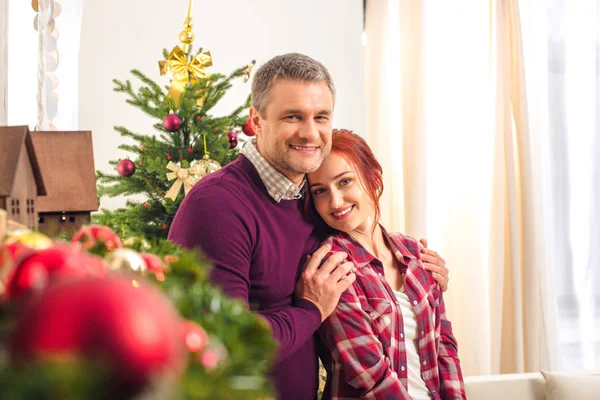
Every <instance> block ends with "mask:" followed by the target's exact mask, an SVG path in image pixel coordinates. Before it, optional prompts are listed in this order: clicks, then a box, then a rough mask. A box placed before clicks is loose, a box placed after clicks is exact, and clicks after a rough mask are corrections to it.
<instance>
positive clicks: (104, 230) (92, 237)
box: [71, 225, 123, 250]
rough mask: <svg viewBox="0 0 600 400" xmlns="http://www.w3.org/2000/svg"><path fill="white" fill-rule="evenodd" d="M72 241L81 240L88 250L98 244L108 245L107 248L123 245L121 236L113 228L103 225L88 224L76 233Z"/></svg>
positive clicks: (112, 248) (116, 247) (111, 248)
mask: <svg viewBox="0 0 600 400" xmlns="http://www.w3.org/2000/svg"><path fill="white" fill-rule="evenodd" d="M71 242H80V243H82V244H83V247H84V248H85V249H86V250H90V249H91V248H93V247H94V246H96V245H97V244H99V243H100V244H102V243H104V245H105V246H106V249H107V250H114V249H118V248H121V247H123V243H121V238H120V237H119V235H117V234H116V233H115V232H114V231H113V230H112V229H110V228H109V227H107V226H103V225H87V226H84V227H82V228H81V229H80V230H78V231H77V233H75V235H74V236H73V238H72V239H71Z"/></svg>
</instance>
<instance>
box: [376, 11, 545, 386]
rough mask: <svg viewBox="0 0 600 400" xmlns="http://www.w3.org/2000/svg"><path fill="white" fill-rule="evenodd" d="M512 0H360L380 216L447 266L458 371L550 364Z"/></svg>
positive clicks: (535, 158)
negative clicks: (421, 241)
mask: <svg viewBox="0 0 600 400" xmlns="http://www.w3.org/2000/svg"><path fill="white" fill-rule="evenodd" d="M521 40H522V38H521V29H520V24H519V9H518V7H517V1H516V0H489V1H482V0H461V1H453V2H441V1H437V2H436V1H433V2H425V1H413V0H400V1H396V0H383V1H369V2H368V3H367V21H366V45H367V52H366V55H367V65H366V73H367V76H366V87H367V138H368V140H369V142H370V144H371V146H372V147H373V149H374V151H375V153H376V154H377V156H378V158H379V160H380V161H381V162H382V164H383V168H384V177H385V181H384V184H385V191H384V199H383V200H384V201H383V208H382V214H383V222H384V224H385V225H387V226H388V227H390V228H391V229H393V230H398V231H402V232H405V233H407V234H409V235H411V236H415V237H421V236H424V237H427V238H429V240H430V246H431V247H432V248H434V249H436V250H437V251H439V252H440V253H441V254H442V255H443V256H444V257H445V258H446V260H447V264H448V266H449V268H450V270H451V281H450V289H449V291H448V292H447V293H446V295H445V297H446V303H447V308H448V313H449V317H450V319H451V321H452V322H453V329H454V332H455V334H456V336H457V338H458V342H459V354H460V357H461V363H462V366H463V371H464V373H465V374H466V375H478V374H490V373H510V372H524V371H536V370H539V369H540V368H552V367H554V366H555V362H554V360H553V356H554V355H555V351H554V349H555V337H554V328H555V325H554V304H555V303H554V296H553V295H552V286H551V285H550V282H552V275H551V274H549V273H548V271H547V261H546V257H547V255H548V254H547V252H546V245H545V241H546V235H545V231H544V223H545V220H544V211H545V209H544V203H543V196H542V195H541V193H542V192H543V185H542V182H539V181H538V180H537V179H536V177H537V176H538V175H539V174H540V173H541V171H542V169H543V157H542V153H540V152H538V151H537V148H538V147H539V143H540V138H539V136H538V135H537V133H535V132H533V130H532V129H531V127H530V123H529V118H528V107H527V106H528V100H527V91H526V87H525V81H524V78H525V76H524V71H523V49H522V47H521Z"/></svg>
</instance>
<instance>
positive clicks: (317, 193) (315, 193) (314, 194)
mask: <svg viewBox="0 0 600 400" xmlns="http://www.w3.org/2000/svg"><path fill="white" fill-rule="evenodd" d="M312 193H313V196H319V195H321V194H323V193H325V189H315V190H313V192H312Z"/></svg>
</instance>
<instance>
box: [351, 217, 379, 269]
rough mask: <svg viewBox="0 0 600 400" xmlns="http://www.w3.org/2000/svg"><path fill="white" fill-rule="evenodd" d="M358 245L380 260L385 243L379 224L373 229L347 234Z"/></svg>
mask: <svg viewBox="0 0 600 400" xmlns="http://www.w3.org/2000/svg"><path fill="white" fill-rule="evenodd" d="M349 235H350V236H352V237H353V238H354V239H356V241H357V242H358V243H360V244H361V245H362V246H363V247H364V248H365V249H366V250H367V251H368V252H369V253H371V254H372V255H374V256H375V257H377V259H380V260H381V255H382V252H383V251H385V250H386V248H387V246H386V242H385V238H384V237H383V231H382V230H381V227H380V226H379V224H376V225H375V229H374V230H373V228H372V227H371V228H370V229H366V230H364V229H355V230H353V231H352V232H350V233H349Z"/></svg>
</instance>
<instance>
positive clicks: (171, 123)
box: [163, 114, 181, 132]
mask: <svg viewBox="0 0 600 400" xmlns="http://www.w3.org/2000/svg"><path fill="white" fill-rule="evenodd" d="M163 127H164V128H165V129H166V130H167V131H169V132H176V131H178V130H179V128H181V118H179V117H178V116H177V114H169V115H167V116H166V117H165V119H163Z"/></svg>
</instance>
